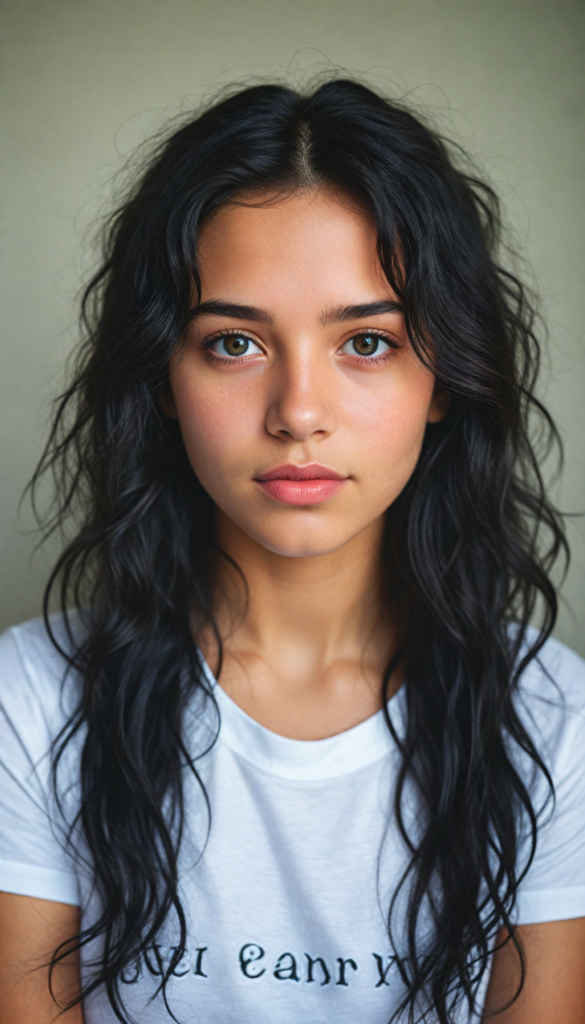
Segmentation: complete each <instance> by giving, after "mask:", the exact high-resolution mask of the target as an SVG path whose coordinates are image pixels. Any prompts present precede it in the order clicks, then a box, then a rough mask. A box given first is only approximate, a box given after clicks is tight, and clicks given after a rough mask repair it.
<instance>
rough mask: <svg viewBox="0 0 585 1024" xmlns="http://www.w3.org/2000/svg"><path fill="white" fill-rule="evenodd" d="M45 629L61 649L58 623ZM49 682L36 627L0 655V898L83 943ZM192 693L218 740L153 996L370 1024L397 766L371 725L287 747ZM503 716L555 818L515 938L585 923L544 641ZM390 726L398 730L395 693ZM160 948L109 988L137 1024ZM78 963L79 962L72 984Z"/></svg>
mask: <svg viewBox="0 0 585 1024" xmlns="http://www.w3.org/2000/svg"><path fill="white" fill-rule="evenodd" d="M53 628H54V629H55V630H56V631H57V635H58V637H59V638H60V639H61V641H62V642H66V641H65V638H64V636H63V630H62V625H61V624H60V623H59V621H58V620H57V621H53ZM65 669H66V664H65V662H64V661H63V659H62V658H61V657H60V656H59V655H58V654H57V652H56V651H55V649H54V647H53V645H52V644H51V642H50V640H49V639H48V637H47V635H46V631H45V628H44V625H43V623H42V622H41V621H40V620H36V621H33V622H30V623H26V624H24V625H23V626H19V627H15V628H13V629H12V630H9V631H8V633H6V634H4V636H3V637H2V640H1V641H0V694H1V703H0V707H1V713H0V750H1V752H2V753H1V755H0V764H1V771H2V786H1V787H0V792H1V794H2V796H1V801H0V815H1V819H2V831H1V834H0V883H1V885H2V888H3V889H4V890H5V891H7V892H10V893H15V894H19V895H21V896H29V897H35V898H36V899H37V900H50V901H55V902H56V903H57V904H61V905H62V904H66V905H68V906H70V907H71V909H72V910H73V908H79V911H80V914H81V924H82V926H87V925H88V924H89V922H90V920H91V919H92V918H93V919H95V916H96V900H95V893H93V894H92V885H91V870H90V868H89V865H88V864H87V863H84V860H83V858H84V856H85V857H87V850H84V849H83V844H81V847H80V849H78V850H77V853H76V854H75V853H74V852H73V849H72V848H68V845H67V841H66V832H67V827H68V824H70V823H71V822H72V821H73V820H74V818H75V815H76V813H77V812H78V811H79V778H78V766H79V751H80V748H81V746H82V743H83V736H82V735H80V736H79V737H78V738H76V741H75V744H74V745H73V746H72V747H71V749H70V750H69V751H68V754H67V759H66V762H65V763H64V764H63V765H62V768H61V775H60V792H61V794H62V798H63V801H64V804H63V808H62V810H61V811H59V810H58V809H57V807H56V806H55V800H54V796H53V793H52V788H51V785H50V775H49V765H50V759H49V757H48V754H49V749H50V744H51V741H52V740H53V739H54V738H55V736H56V735H57V734H58V732H59V730H60V729H61V728H62V727H63V726H64V724H65V722H66V720H67V715H68V713H70V711H71V709H72V707H74V706H75V704H76V701H77V700H78V687H79V680H78V679H76V678H75V676H74V675H73V674H71V673H70V674H69V675H68V676H67V678H65ZM207 671H209V670H207ZM209 682H210V688H211V691H212V692H213V693H214V694H215V697H216V700H217V704H218V708H219V712H220V716H221V725H220V731H219V737H218V741H217V742H216V743H215V744H214V746H213V747H212V748H211V749H210V751H209V753H208V754H206V755H205V757H203V758H202V759H201V760H200V761H199V762H198V767H199V771H200V773H201V776H202V778H203V780H204V783H205V787H206V791H207V793H208V795H209V799H210V803H211V808H212V817H211V829H210V832H209V837H208V840H207V842H205V841H204V839H205V835H206V826H207V813H206V808H205V803H204V801H203V798H202V794H201V792H200V791H198V788H197V787H196V786H194V785H191V786H190V787H189V789H188V792H187V815H186V842H185V844H184V848H183V852H182V856H181V861H180V879H179V885H180V888H181V891H182V893H183V895H184V906H185V909H186V912H187V915H188V919H189V942H188V948H187V950H186V952H185V955H184V957H183V959H182V960H181V962H180V964H179V965H177V967H176V969H175V972H174V977H173V980H172V983H171V985H170V988H169V991H168V1000H169V1005H170V1007H171V1009H172V1010H173V1012H174V1013H175V1014H176V1016H177V1017H178V1018H179V1019H180V1020H182V1021H185V1022H189V1021H193V1022H196V1021H205V1022H209V1024H225V1022H226V1021H230V1020H233V1021H236V1020H249V1021H252V1020H253V1021H255V1022H258V1024H270V1022H272V1021H274V1020H278V1021H282V1022H283V1024H289V1022H290V1024H296V1022H298V1021H300V1020H310V1021H312V1022H315V1024H317V1022H318V1021H322V1022H323V1024H325V1022H328V1021H331V1020H332V1019H335V1020H336V1021H339V1022H340V1024H341V1022H347V1024H352V1022H354V1021H355V1020H356V1018H357V1017H358V1015H359V1017H360V1019H361V1020H363V1021H364V1022H367V1024H384V1022H386V1021H387V1020H388V1019H389V1017H390V1014H391V1012H392V1011H393V1010H394V1009H395V1008H396V1006H397V1005H398V1003H399V1001H400V998H401V996H402V995H403V986H402V985H401V982H400V977H399V973H398V970H397V968H396V966H395V963H394V962H393V957H392V951H391V949H390V946H389V943H388V936H387V934H386V924H385V920H384V909H385V905H386V903H387V899H388V894H389V893H391V891H392V888H393V886H395V885H396V881H397V879H398V878H399V877H400V875H401V874H402V871H403V870H404V866H405V864H406V860H407V850H406V849H405V846H404V843H403V842H402V840H401V837H400V835H399V833H398V830H397V828H396V823H395V821H393V819H392V815H391V813H390V811H389V809H390V808H391V804H392V801H391V795H392V789H393V785H394V783H395V780H396V771H397V758H398V753H397V750H396V748H395V746H394V744H393V742H392V740H391V737H390V735H389V734H388V730H387V729H386V727H385V724H384V722H383V718H382V713H381V712H378V713H376V714H375V715H374V716H371V717H369V718H367V719H366V720H365V721H363V722H362V723H360V724H359V725H357V726H354V727H353V728H350V729H348V730H347V731H345V732H343V733H341V734H339V735H337V736H333V737H330V738H329V739H323V740H294V739H289V738H285V737H283V736H280V735H278V734H277V733H274V732H272V731H271V730H269V729H267V728H265V727H264V726H262V725H260V724H258V723H257V722H255V721H254V720H253V719H252V718H251V717H249V716H248V715H247V714H246V713H245V712H244V711H242V710H241V709H240V708H238V706H237V705H236V704H235V703H234V702H233V701H232V700H231V698H230V697H229V696H228V695H227V694H226V693H225V692H224V690H223V689H222V687H221V686H217V685H216V683H215V681H214V680H213V677H212V676H211V673H209ZM517 699H518V704H519V707H521V713H522V715H523V717H524V718H525V721H526V723H527V725H528V727H529V729H530V730H531V732H532V734H533V735H534V737H535V739H537V742H538V746H539V749H540V750H541V751H542V753H543V756H545V757H546V760H547V763H548V764H549V765H550V769H551V772H552V775H553V779H554V781H555V786H556V806H555V809H554V811H553V812H552V813H551V811H550V809H549V812H548V814H547V813H546V812H545V813H544V815H543V819H544V821H546V819H547V818H548V819H549V820H548V821H546V824H543V826H542V830H541V833H540V838H539V842H538V846H537V851H536V857H535V860H534V862H533V864H532V866H531V867H530V869H529V871H528V874H527V875H526V878H525V879H524V880H523V882H522V884H521V886H520V888H519V891H518V901H517V906H516V908H515V912H514V916H515V920H516V921H517V923H518V924H519V925H521V926H524V927H525V926H534V925H542V924H543V923H545V922H554V921H559V920H565V921H567V922H570V921H574V920H575V919H577V918H579V917H582V916H584V915H585V815H584V813H583V807H584V806H585V759H583V757H582V750H583V743H584V742H585V663H583V661H582V660H581V659H580V658H578V657H577V656H576V655H575V654H573V653H572V652H571V651H569V650H568V649H567V648H566V647H563V645H562V644H560V643H558V642H556V641H552V640H551V641H549V642H548V644H547V645H546V648H545V650H544V652H543V655H542V657H541V660H540V664H533V665H531V667H530V668H529V669H528V671H527V672H526V673H525V675H524V676H523V677H522V681H521V685H520V689H519V693H518V698H517ZM192 710H193V712H194V713H193V715H192V718H191V720H190V726H191V729H192V736H191V739H192V747H193V753H194V754H195V753H196V751H197V749H198V748H199V749H202V748H203V747H204V746H205V734H204V733H205V730H206V729H209V736H211V735H212V734H213V732H214V727H215V722H214V712H213V709H212V706H211V705H210V706H209V707H208V709H207V712H202V710H201V709H196V708H194V709H192ZM389 711H390V714H391V715H392V717H393V719H394V721H395V723H396V726H397V729H398V730H399V731H400V730H401V719H402V716H403V714H404V691H403V690H399V691H398V692H397V693H396V694H395V695H394V696H393V697H392V698H391V700H390V702H389ZM533 796H534V800H535V804H536V806H538V805H539V803H543V802H544V799H545V797H546V789H545V788H544V787H543V786H542V785H540V786H538V785H537V786H535V787H534V791H533ZM411 799H412V801H413V808H414V807H415V806H416V798H415V796H414V795H412V797H411ZM525 856H526V850H524V851H523V852H522V853H521V857H525ZM545 934H546V933H545ZM554 938H555V939H556V941H555V947H556V948H557V949H558V944H559V943H558V935H557V936H554ZM404 940H405V936H404V935H403V936H401V937H400V939H399V941H400V942H401V943H404ZM175 941H176V938H175ZM172 945H173V928H172V926H171V927H169V928H168V929H167V931H166V933H165V934H164V935H163V936H161V940H160V943H157V944H154V945H153V947H152V948H151V949H150V950H148V951H146V952H145V953H143V954H142V956H141V957H140V958H139V959H138V961H137V962H136V964H134V965H133V966H132V968H131V969H129V970H127V971H126V972H125V975H124V977H123V985H124V989H123V992H124V999H125V1002H126V1005H127V1008H128V1010H129V1011H130V1012H131V1013H132V1014H133V1015H134V1017H135V1019H137V1020H140V1021H141V1022H142V1021H144V1022H147V1021H153V1022H156V1024H163V1022H165V1021H166V1020H167V1019H168V1017H167V1013H166V1009H165V1006H164V1002H163V999H162V997H161V996H160V995H159V996H158V997H156V998H154V999H153V996H154V995H155V992H156V989H157V985H158V982H159V977H160V963H161V960H162V961H163V962H164V959H165V957H168V955H169V949H170V948H172ZM94 953H95V949H86V950H84V951H82V957H81V958H82V974H83V975H84V976H87V975H88V974H89V968H88V966H87V963H88V961H89V959H90V956H91V955H92V954H94ZM565 961H566V957H565ZM554 969H555V971H556V970H558V964H557V965H556V966H555V968H554ZM545 970H551V968H549V967H547V968H545ZM486 983H487V978H486ZM532 983H533V982H532V978H531V977H530V976H529V979H528V988H530V985H531V984H532ZM484 988H485V986H484ZM555 989H556V991H557V992H559V993H560V985H559V982H558V981H557V980H555ZM151 1000H152V1001H151ZM555 1012H556V1013H558V1004H557V1008H556V1010H555ZM532 1013H534V1010H532ZM460 1019H462V1020H465V1019H467V1016H466V1015H465V1014H463V1016H462V1017H461V1018H460ZM474 1019H475V1018H474ZM520 1019H522V1018H520ZM536 1019H537V1018H535V1017H534V1016H533V1017H532V1020H533V1021H534V1020H536ZM556 1019H562V1017H556ZM567 1019H575V1020H577V1019H579V1018H578V1017H574V1018H569V1017H567ZM84 1020H85V1024H106V1022H107V1021H112V1022H113V1021H114V1020H115V1016H114V1015H113V1013H112V1010H111V1008H110V1007H109V1004H108V1001H107V998H106V996H105V993H104V992H103V991H101V992H98V993H96V994H95V996H94V997H93V998H91V999H89V1000H87V1001H86V1004H85V1006H84Z"/></svg>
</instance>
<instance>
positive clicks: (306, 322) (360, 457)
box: [164, 191, 444, 557]
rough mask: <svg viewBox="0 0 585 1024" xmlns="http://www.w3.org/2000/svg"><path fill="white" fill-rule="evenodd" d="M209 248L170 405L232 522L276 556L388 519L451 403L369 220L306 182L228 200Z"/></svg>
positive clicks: (320, 545)
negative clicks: (295, 188)
mask: <svg viewBox="0 0 585 1024" xmlns="http://www.w3.org/2000/svg"><path fill="white" fill-rule="evenodd" d="M199 253H200V260H201V280H202V295H201V308H200V310H199V314H198V316H197V317H196V319H194V320H193V322H192V323H191V324H190V326H189V330H188V337H187V345H186V348H185V350H184V351H183V352H182V353H181V354H179V355H177V357H176V358H175V359H174V360H173V361H172V364H171V378H170V380H171V392H172V397H171V398H169V399H168V400H167V401H166V402H165V406H164V407H165V411H166V412H167V413H168V414H170V415H174V416H177V417H178V419H179V423H180V427H181V432H182V436H183V439H184V443H185V448H186V450H187V454H188V457H189V460H190V462H191V465H192V466H193V469H194V471H195V473H196V474H197V476H198V478H199V480H200V482H201V483H202V485H203V487H204V488H205V489H206V491H207V492H208V493H209V494H210V496H211V497H212V499H213V501H214V502H215V503H216V505H217V506H218V508H219V509H220V510H221V511H222V512H223V514H224V515H225V516H227V517H228V518H229V519H230V520H232V522H233V523H235V524H236V526H237V527H239V528H241V529H242V530H244V531H245V533H246V534H248V535H249V536H250V537H251V538H253V539H254V540H255V541H257V542H258V543H259V544H261V545H262V546H263V547H264V548H267V549H268V550H270V551H273V552H276V553H278V554H281V555H289V556H297V557H298V556H309V555H320V554H325V553H326V552H331V551H335V550H337V549H339V548H340V547H342V546H343V545H344V544H346V543H348V542H349V541H350V540H352V539H353V538H354V537H356V536H357V535H358V534H359V533H361V532H362V531H363V530H365V529H367V528H368V527H370V526H373V525H374V524H376V523H379V522H380V520H381V518H382V517H383V515H384V512H385V511H386V509H387V508H388V506H389V505H391V504H392V502H393V501H394V500H395V498H396V497H397V496H398V495H399V494H400V492H401V490H402V489H403V487H404V486H405V484H406V482H407V481H408V479H409V477H410V475H411V473H412V472H413V470H414V468H415V465H416V462H417V459H418V456H419V452H420V449H421V445H422V441H423V437H424V433H425V427H426V425H427V423H428V422H430V421H435V420H438V419H440V418H441V416H442V414H443V406H444V399H443V400H442V399H441V398H440V397H439V396H437V397H435V395H434V383H435V382H434V378H433V376H432V374H431V373H430V372H429V371H428V370H427V369H425V368H424V367H423V366H422V365H421V363H420V362H419V361H418V359H417V358H416V356H415V355H414V353H413V351H412V349H411V347H410V344H409V341H408V338H407V335H406V331H405V328H404V319H403V316H402V314H401V312H400V308H399V307H398V303H397V299H396V296H395V295H394V293H393V292H392V290H391V288H390V287H389V285H388V282H387V281H386V279H385V277H384V275H383V273H382V270H381V267H380V265H379V262H378V259H377V255H376V232H375V228H374V225H373V223H372V222H371V221H370V219H369V218H368V216H367V215H366V214H365V213H362V212H360V211H359V210H357V209H352V208H351V206H350V205H349V204H348V203H344V202H342V201H340V200H339V199H338V198H336V197H335V196H333V195H332V194H331V193H328V192H325V191H314V192H308V193H302V194H295V195H293V196H291V197H289V198H286V199H284V200H282V201H279V202H275V203H274V204H273V205H261V206H236V205H233V206H232V205H230V206H225V207H223V208H222V209H221V210H220V211H219V212H218V213H217V214H216V215H215V216H214V217H213V219H212V220H210V221H209V222H208V223H207V224H206V226H205V227H204V228H203V230H202V233H201V236H200V248H199ZM303 476H304V477H309V478H312V479H304V480H303V479H300V480H299V479H298V477H303ZM295 478H297V479H295Z"/></svg>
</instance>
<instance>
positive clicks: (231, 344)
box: [205, 334, 262, 358]
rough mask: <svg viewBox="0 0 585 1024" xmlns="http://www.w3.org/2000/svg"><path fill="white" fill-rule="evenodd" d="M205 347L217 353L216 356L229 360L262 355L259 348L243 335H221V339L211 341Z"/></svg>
mask: <svg viewBox="0 0 585 1024" xmlns="http://www.w3.org/2000/svg"><path fill="white" fill-rule="evenodd" d="M205 347H206V348H208V349H211V351H212V352H215V353H217V355H218V356H224V357H225V356H228V357H231V358H233V357H237V356H256V355H262V349H261V348H260V346H259V345H257V344H256V342H255V341H252V339H251V338H247V337H246V335H245V334H222V335H221V337H219V338H214V339H212V340H211V342H210V343H209V344H208V345H206V346H205Z"/></svg>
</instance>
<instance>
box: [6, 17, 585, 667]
mask: <svg viewBox="0 0 585 1024" xmlns="http://www.w3.org/2000/svg"><path fill="white" fill-rule="evenodd" d="M0 11H1V14H2V26H1V49H2V72H1V74H2V84H1V90H0V104H1V119H2V120H1V123H2V128H1V131H2V151H1V160H2V170H3V214H2V260H3V268H2V289H3V297H2V315H1V319H0V327H1V331H2V338H1V342H0V346H1V347H0V417H1V420H0V424H1V425H0V430H1V435H0V436H1V452H0V551H1V567H2V575H1V579H2V586H1V588H0V626H2V627H4V626H6V625H9V624H10V623H13V622H17V621H19V620H21V619H24V618H28V617H30V616H33V615H37V614H39V610H40V605H41V592H42V586H43V582H44V580H45V578H46V574H47V571H48V565H49V563H50V558H51V551H46V552H45V553H44V554H43V553H42V552H41V553H40V554H39V555H37V556H35V557H34V558H33V557H32V551H33V547H34V543H35V537H34V535H33V534H32V533H31V528H32V524H33V520H32V516H31V514H30V511H29V508H28V505H27V504H26V503H25V504H24V505H23V507H22V510H21V511H20V512H19V510H18V505H19V499H20V496H21V493H22V491H23V488H24V487H25V484H26V482H27V480H28V478H29V477H30V475H31V473H32V471H33V468H34V465H35V462H36V459H37V458H38V455H39V453H40V450H41V446H42V442H43V438H44V436H45V433H46V428H47V422H48V407H49V403H50V400H51V398H52V397H53V396H54V395H55V394H56V393H57V391H58V390H59V388H60V386H61V384H62V382H63V362H64V359H65V357H66V355H67V353H68V352H69V351H70V350H71V348H72V346H73V344H74V342H75V337H76V326H75V325H76V308H75V296H76V293H77V291H78V289H79V287H80V285H81V282H82V280H83V279H84V277H85V276H86V275H87V273H88V271H89V270H90V269H91V266H92V260H91V256H88V255H87V249H86V248H85V247H84V238H85V237H86V236H87V233H88V229H89V226H90V225H91V223H92V221H94V220H95V217H96V215H97V213H98V211H99V209H100V208H101V207H103V204H104V202H106V201H107V198H108V195H109V190H110V187H111V178H112V175H113V174H114V172H115V171H116V170H118V169H119V168H120V167H121V166H122V164H123V162H124V159H125V157H127V156H128V155H129V153H130V152H131V151H132V149H133V148H134V146H135V145H136V144H138V143H139V142H140V141H141V140H142V139H143V138H145V136H147V135H149V134H150V133H152V132H153V131H154V130H156V129H157V128H160V127H161V125H162V124H163V123H164V121H165V120H166V119H167V118H168V117H171V116H173V115H175V114H177V113H178V112H180V111H186V110H188V109H189V107H190V106H197V105H198V104H199V103H200V102H201V100H202V99H203V98H205V97H206V96H211V95H213V94H214V92H216V91H217V90H218V89H219V88H220V87H221V86H225V85H226V84H227V83H229V82H230V81H233V80H240V81H242V80H246V79H248V78H250V77H251V76H257V77H258V76H259V77H261V78H264V79H265V78H269V77H270V76H271V75H273V76H277V77H278V78H279V79H282V78H283V77H285V78H288V80H290V81H293V82H294V81H297V82H302V81H304V80H305V79H306V77H307V75H310V74H314V73H317V72H319V71H320V70H323V69H324V68H326V67H327V66H328V65H329V64H331V65H334V66H336V67H338V68H340V69H345V70H346V71H347V72H348V73H350V74H352V73H358V74H360V75H366V80H367V81H369V82H370V83H371V84H372V85H373V86H374V87H376V85H378V86H379V88H381V89H383V90H384V91H386V93H389V94H391V95H395V96H401V95H404V94H405V93H409V94H410V95H411V96H412V99H413V102H414V103H415V105H417V106H418V107H419V109H423V110H426V111H427V112H430V114H431V115H433V116H435V117H436V118H437V121H438V124H439V125H440V127H441V128H442V129H443V130H444V131H445V132H446V133H450V134H451V135H455V136H456V137H457V138H458V140H459V141H461V142H463V143H464V145H466V146H467V147H468V148H469V149H470V150H471V153H472V155H473V156H474V157H475V159H476V160H477V161H478V162H479V164H480V166H482V167H483V168H484V169H485V172H486V173H487V175H488V176H489V177H490V179H491V181H492V183H494V184H495V186H496V188H497V189H498V190H499V191H500V193H501V194H502V195H503V198H504V206H505V210H506V212H507V215H508V218H509V220H510V223H511V225H512V227H513V229H514V232H515V239H516V243H517V244H518V245H519V246H520V248H521V250H522V255H523V257H524V258H525V259H527V260H529V261H530V263H531V264H532V266H533V267H534V271H535V274H534V277H533V278H532V279H531V280H530V283H531V284H534V283H535V282H536V284H537V286H538V288H539V291H540V294H541V296H542V304H543V312H544V314H545V317H546V320H547V323H548V327H549V331H550V341H549V345H548V353H549V356H548V359H547V360H545V373H544V375H543V379H542V383H541V390H540V394H541V395H542V396H543V397H544V398H545V400H546V402H547V403H548V405H549V407H550V409H551V411H552V413H553V415H554V416H555V418H556V420H557V423H558V425H559V428H560V430H561V434H562V436H563V439H564V442H565V447H566V463H565V470H564V474H563V477H562V481H561V483H560V486H558V487H557V488H556V490H555V492H554V493H555V495H556V497H557V501H558V502H559V503H560V505H561V506H562V507H563V508H564V509H565V510H567V511H571V512H578V511H581V510H583V509H585V340H584V335H585V330H584V324H585V309H584V301H583V287H582V282H583V273H584V272H583V267H584V250H585V217H584V209H583V197H582V186H583V170H584V164H585V161H584V149H585V132H584V124H583V121H584V117H585V61H584V60H583V52H584V42H585V4H584V3H583V0H2V2H0ZM569 536H570V540H571V544H572V549H573V562H572V566H571V570H570V573H569V576H568V578H567V581H566V582H565V584H564V587H563V590H562V605H561V613H560V619H559V622H558V625H557V628H556V630H555V632H556V635H557V636H558V637H559V638H560V639H562V640H564V641H565V642H566V643H568V644H570V645H571V646H572V647H574V648H575V649H577V650H579V651H580V652H581V653H582V654H585V629H584V628H583V624H584V623H585V522H584V520H583V519H577V518H575V519H573V520H571V521H570V523H569ZM53 550H54V549H53Z"/></svg>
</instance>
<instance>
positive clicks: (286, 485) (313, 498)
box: [255, 462, 349, 507]
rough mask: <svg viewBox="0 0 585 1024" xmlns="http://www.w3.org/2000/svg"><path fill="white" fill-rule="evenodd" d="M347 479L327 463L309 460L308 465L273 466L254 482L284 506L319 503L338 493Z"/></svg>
mask: <svg viewBox="0 0 585 1024" xmlns="http://www.w3.org/2000/svg"><path fill="white" fill-rule="evenodd" d="M348 480H349V477H348V476H342V475H341V473H336V472H335V470H334V469H329V467H328V466H320V465H319V463H318V462H312V463H310V465H308V466H295V465H293V464H292V463H289V464H288V465H286V466H276V468H275V469H269V470H268V471H267V472H266V473H262V475H260V476H257V477H255V482H256V483H257V484H258V485H259V486H260V487H261V488H262V490H263V491H264V492H265V493H266V494H267V495H268V496H269V497H270V498H271V500H274V501H278V502H280V503H281V504H283V505H296V506H304V507H306V506H308V505H320V504H321V503H322V502H324V501H327V499H328V498H332V497H333V495H335V494H337V493H338V492H339V491H340V490H341V489H342V488H343V486H344V484H346V483H347V481H348Z"/></svg>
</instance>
